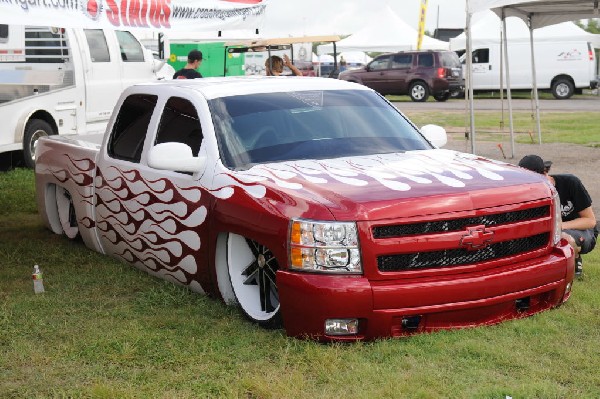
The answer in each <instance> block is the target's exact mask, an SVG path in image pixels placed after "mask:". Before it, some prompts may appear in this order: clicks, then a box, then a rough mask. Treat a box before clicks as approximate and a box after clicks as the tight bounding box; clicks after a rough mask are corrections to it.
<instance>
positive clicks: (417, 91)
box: [408, 82, 429, 103]
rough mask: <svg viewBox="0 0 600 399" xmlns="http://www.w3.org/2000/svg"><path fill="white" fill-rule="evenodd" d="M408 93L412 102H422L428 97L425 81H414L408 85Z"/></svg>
mask: <svg viewBox="0 0 600 399" xmlns="http://www.w3.org/2000/svg"><path fill="white" fill-rule="evenodd" d="M408 94H409V96H410V99H411V100H413V101H414V102H418V103H422V102H425V101H427V99H428V98H429V87H428V86H427V84H426V83H425V82H414V83H413V84H411V85H410V89H409V91H408Z"/></svg>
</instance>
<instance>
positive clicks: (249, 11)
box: [0, 0, 268, 32]
mask: <svg viewBox="0 0 600 399" xmlns="http://www.w3.org/2000/svg"><path fill="white" fill-rule="evenodd" d="M267 1H268V0H0V24H8V25H11V24H14V25H39V26H55V27H77V28H112V29H123V30H142V31H161V32H169V31H215V30H216V31H224V30H233V29H260V28H261V27H262V22H263V19H264V16H265V9H266V6H267Z"/></svg>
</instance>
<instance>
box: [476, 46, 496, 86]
mask: <svg viewBox="0 0 600 399" xmlns="http://www.w3.org/2000/svg"><path fill="white" fill-rule="evenodd" d="M499 68H500V65H498V64H496V65H493V64H492V63H491V62H490V49H489V48H478V49H476V50H473V89H475V90H481V89H484V90H485V89H497V88H498V86H499V82H500V69H499ZM494 80H495V81H497V82H498V83H496V85H494Z"/></svg>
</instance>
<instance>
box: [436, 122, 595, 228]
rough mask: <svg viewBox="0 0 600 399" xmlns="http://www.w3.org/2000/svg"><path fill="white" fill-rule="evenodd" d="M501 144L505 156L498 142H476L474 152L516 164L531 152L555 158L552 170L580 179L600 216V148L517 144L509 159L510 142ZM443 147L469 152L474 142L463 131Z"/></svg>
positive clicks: (452, 134)
mask: <svg viewBox="0 0 600 399" xmlns="http://www.w3.org/2000/svg"><path fill="white" fill-rule="evenodd" d="M502 146H503V149H504V155H503V153H502V151H501V150H500V148H499V147H498V143H496V142H488V141H481V142H476V143H475V154H477V155H481V156H483V157H486V158H492V159H497V160H501V161H505V162H508V163H511V164H514V165H516V164H517V163H518V162H519V160H520V159H521V158H522V157H523V156H525V155H528V154H537V155H539V156H540V157H542V159H544V160H550V161H552V169H551V170H550V173H572V174H574V175H576V176H578V177H579V178H580V179H581V181H582V182H583V184H584V185H585V187H586V189H587V190H588V192H589V193H590V196H591V197H592V202H593V205H592V208H593V209H594V213H595V214H596V217H597V218H598V217H600V182H599V176H598V173H599V171H600V148H598V147H588V146H583V145H578V144H564V143H548V144H544V143H542V144H521V143H515V150H514V153H515V156H514V158H510V156H511V154H512V151H511V149H510V144H506V143H503V144H502ZM444 148H448V149H452V150H457V151H463V152H468V153H470V152H471V143H470V142H469V141H467V140H465V138H464V135H463V134H454V133H449V134H448V144H447V145H446V146H445V147H444ZM504 156H506V158H504Z"/></svg>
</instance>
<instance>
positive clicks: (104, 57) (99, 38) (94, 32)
mask: <svg viewBox="0 0 600 399" xmlns="http://www.w3.org/2000/svg"><path fill="white" fill-rule="evenodd" d="M83 32H84V33H85V39H86V40H87V43H88V47H89V49H90V56H91V57H92V62H110V54H109V52H108V44H106V37H104V32H103V31H102V29H84V30H83Z"/></svg>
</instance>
